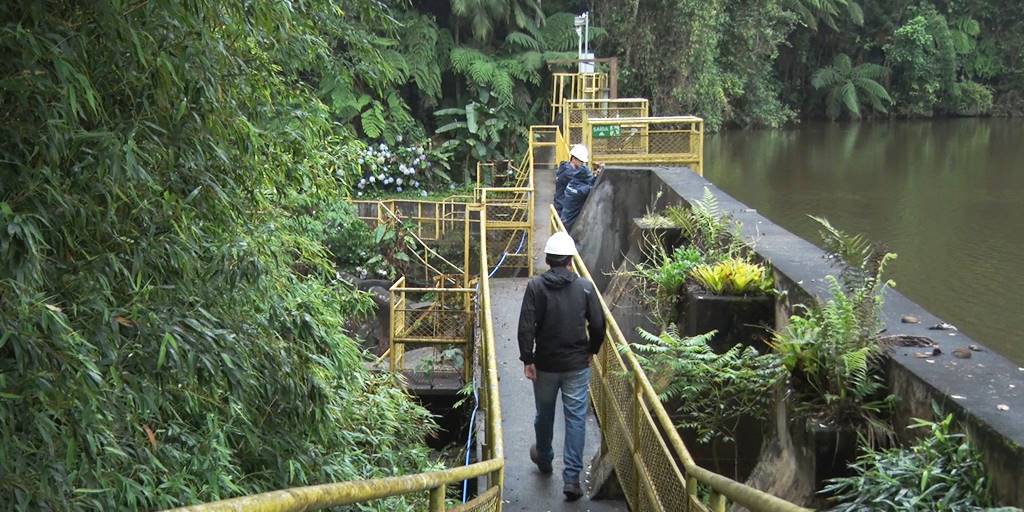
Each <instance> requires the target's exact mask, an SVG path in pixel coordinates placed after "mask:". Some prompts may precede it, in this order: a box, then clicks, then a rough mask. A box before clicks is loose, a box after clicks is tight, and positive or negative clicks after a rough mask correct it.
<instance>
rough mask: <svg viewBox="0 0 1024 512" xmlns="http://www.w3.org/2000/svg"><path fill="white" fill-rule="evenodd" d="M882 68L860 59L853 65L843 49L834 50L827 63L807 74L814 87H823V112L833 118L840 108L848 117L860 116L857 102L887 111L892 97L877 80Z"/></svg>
mask: <svg viewBox="0 0 1024 512" xmlns="http://www.w3.org/2000/svg"><path fill="white" fill-rule="evenodd" d="M885 74H886V70H885V68H883V67H882V66H879V65H878V64H871V63H864V64H860V65H858V66H857V67H853V65H852V63H851V62H850V57H849V56H848V55H846V54H844V53H840V54H837V55H836V56H835V57H834V59H833V61H832V65H831V66H827V67H824V68H821V69H819V70H817V71H815V72H814V74H813V75H812V76H811V85H812V86H813V87H814V88H815V89H819V90H821V89H824V90H826V93H825V112H826V114H827V115H828V116H829V117H830V118H832V119H837V118H838V117H839V116H840V115H841V114H842V111H843V110H844V108H845V110H846V111H847V112H849V113H850V115H851V117H853V118H855V119H858V118H860V117H861V105H862V104H863V103H864V102H865V101H867V103H868V105H869V106H870V107H871V108H872V110H875V111H877V112H887V108H888V105H891V104H892V98H891V97H890V96H889V93H888V91H886V90H885V87H883V86H882V85H881V84H879V83H878V82H877V80H881V79H883V77H884V76H885Z"/></svg>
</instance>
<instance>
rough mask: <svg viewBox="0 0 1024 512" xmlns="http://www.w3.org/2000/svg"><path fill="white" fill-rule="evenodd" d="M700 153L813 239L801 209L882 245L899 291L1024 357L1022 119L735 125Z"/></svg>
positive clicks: (735, 187) (745, 195) (729, 182)
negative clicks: (756, 128) (894, 256)
mask: <svg viewBox="0 0 1024 512" xmlns="http://www.w3.org/2000/svg"><path fill="white" fill-rule="evenodd" d="M704 158H705V173H704V174H705V176H706V177H707V178H708V179H710V180H711V181H712V182H713V183H715V184H716V185H718V186H719V187H720V188H722V189H723V190H725V191H726V192H728V193H729V194H730V195H732V196H733V197H735V198H737V199H739V200H740V201H742V202H744V203H746V204H747V205H749V206H750V207H752V208H756V209H757V210H758V211H759V212H760V213H761V214H762V215H764V216H766V217H768V218H769V219H771V220H772V221H774V222H776V223H778V224H780V225H782V226H784V227H785V228H787V229H789V230H790V231H792V232H794V233H796V234H798V235H800V236H802V237H804V238H806V239H808V240H811V241H812V242H816V243H817V242H818V241H819V239H818V236H817V231H818V230H817V228H816V225H815V224H814V222H813V221H811V220H810V219H809V218H807V214H814V215H820V216H824V217H827V218H828V219H829V220H830V221H831V222H832V223H833V224H834V225H836V226H837V227H839V228H841V229H843V230H845V231H847V232H854V233H864V234H866V235H867V236H869V237H870V238H871V239H873V240H875V241H877V242H881V243H884V244H885V245H886V246H887V247H889V248H890V250H891V251H893V252H896V253H898V254H899V258H898V260H897V261H896V262H894V263H893V265H892V267H891V272H890V274H889V276H890V277H891V278H892V279H894V280H895V281H896V288H897V289H898V290H900V291H902V292H903V293H904V294H905V295H907V296H908V297H910V298H911V299H912V300H914V301H915V302H917V303H919V304H921V305H922V306H924V307H925V309H928V310H929V311H931V312H932V313H934V314H936V315H938V316H939V317H942V318H943V319H945V320H946V321H947V322H950V323H952V324H954V325H956V326H957V327H958V328H959V329H960V330H961V331H963V332H964V333H966V334H967V335H968V336H971V337H972V338H974V339H975V340H977V341H979V342H981V343H983V344H985V345H986V346H988V347H990V348H992V349H994V350H996V351H998V352H1000V353H1002V354H1003V355H1005V356H1007V357H1009V358H1010V359H1013V360H1015V361H1017V362H1018V363H1024V258H1022V252H1024V119H952V120H935V121H920V122H917V121H913V122H911V121H908V122H879V123H850V124H835V123H804V124H803V125H801V126H800V127H799V128H796V129H791V130H774V131H771V130H765V131H730V132H725V133H721V134H718V135H713V136H709V137H708V138H707V140H706V142H705V151H704Z"/></svg>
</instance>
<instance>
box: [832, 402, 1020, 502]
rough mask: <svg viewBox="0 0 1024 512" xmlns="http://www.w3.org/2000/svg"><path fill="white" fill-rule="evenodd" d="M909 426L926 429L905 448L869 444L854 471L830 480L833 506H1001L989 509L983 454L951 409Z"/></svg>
mask: <svg viewBox="0 0 1024 512" xmlns="http://www.w3.org/2000/svg"><path fill="white" fill-rule="evenodd" d="M936 412H938V411H936ZM909 428H911V429H921V430H924V432H920V433H919V435H920V436H921V437H920V439H918V440H917V441H916V442H914V443H913V444H911V445H910V446H907V447H904V448H890V449H885V450H878V449H873V448H871V447H866V448H865V453H864V454H863V455H861V456H860V457H859V458H858V459H857V461H856V462H855V463H854V464H852V465H851V467H852V468H853V470H854V471H855V474H854V475H853V476H849V477H842V478H835V479H833V480H831V482H830V483H829V485H827V486H826V487H825V489H824V490H823V491H822V493H824V494H827V495H830V498H831V500H832V501H833V502H834V503H837V504H836V505H835V506H834V507H833V508H831V509H830V510H831V511H833V512H854V511H860V510H879V511H886V512H890V511H891V512H896V511H900V512H903V511H922V512H923V511H926V510H996V509H989V508H986V507H991V506H992V505H993V500H992V496H991V493H990V489H989V478H988V474H987V473H986V471H985V466H984V464H982V462H981V455H980V454H979V453H978V452H977V450H975V449H974V447H973V446H971V444H970V441H969V440H968V439H967V438H966V436H965V435H964V434H961V433H957V432H955V431H954V428H955V424H954V422H953V415H952V414H949V415H947V416H946V417H945V418H943V419H942V420H940V421H938V422H931V421H925V420H920V419H915V420H914V424H913V425H910V427H909ZM1009 508H1010V509H1013V508H1012V507H1009ZM1013 510H1019V509H1013Z"/></svg>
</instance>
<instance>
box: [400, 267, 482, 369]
mask: <svg viewBox="0 0 1024 512" xmlns="http://www.w3.org/2000/svg"><path fill="white" fill-rule="evenodd" d="M389 291H390V297H391V298H390V316H391V347H390V348H389V349H388V355H389V363H390V365H389V366H390V369H391V371H393V372H415V373H423V374H443V373H451V374H458V373H461V377H462V382H463V383H465V382H469V381H470V380H471V378H472V375H473V340H474V337H473V317H474V314H475V313H474V310H473V301H474V299H475V298H476V288H448V287H437V288H411V287H407V286H406V282H405V277H404V276H403V277H401V278H399V279H398V281H395V284H394V285H392V286H391V288H390V290H389ZM409 345H412V347H413V348H422V349H424V350H422V351H421V352H420V354H419V355H420V356H421V357H420V358H419V359H418V360H417V361H416V362H415V364H412V365H407V364H406V353H407V351H408V350H409V348H408V347H407V346H409ZM444 347H450V348H458V349H459V353H458V354H457V355H458V357H459V358H461V365H457V364H455V362H456V361H455V355H456V354H450V355H447V356H446V355H445V352H442V348H444ZM460 387H461V386H460Z"/></svg>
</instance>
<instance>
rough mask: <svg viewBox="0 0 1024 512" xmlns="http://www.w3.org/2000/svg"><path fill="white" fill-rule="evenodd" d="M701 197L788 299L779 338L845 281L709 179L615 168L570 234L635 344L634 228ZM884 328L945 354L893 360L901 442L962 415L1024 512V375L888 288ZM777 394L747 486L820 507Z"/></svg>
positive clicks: (807, 457)
mask: <svg viewBox="0 0 1024 512" xmlns="http://www.w3.org/2000/svg"><path fill="white" fill-rule="evenodd" d="M705 189H707V190H709V191H710V192H711V193H712V194H713V195H714V196H715V197H716V198H717V201H718V205H719V208H720V209H721V212H722V214H723V215H729V216H731V217H732V218H733V219H735V220H736V221H738V222H739V223H740V225H741V227H740V234H741V236H742V237H743V239H744V241H746V242H748V243H749V244H750V245H751V247H752V248H753V251H754V252H755V253H756V256H757V257H758V258H760V259H763V260H764V262H766V263H767V264H768V265H769V266H770V268H771V269H772V271H773V273H774V278H775V286H776V288H777V289H778V290H779V291H780V292H781V293H780V294H779V296H778V299H777V301H776V314H775V328H776V329H781V328H783V327H784V326H785V324H786V322H787V321H788V318H789V317H790V315H792V314H793V313H794V312H795V311H794V308H795V306H796V305H797V304H805V305H809V304H813V303H815V302H817V301H822V300H827V299H828V298H829V291H828V284H827V282H826V276H829V275H837V274H838V270H839V269H838V268H837V267H836V266H834V265H833V264H832V262H830V261H829V260H828V259H827V258H826V257H827V254H826V252H825V251H823V250H822V249H820V248H819V247H817V246H815V245H814V244H812V243H811V242H809V241H807V240H804V239H802V238H800V237H797V236H796V235H793V234H792V233H790V232H789V231H787V230H785V229H783V228H782V227H781V226H778V225H777V224H775V223H773V222H772V221H770V220H769V219H767V218H765V217H763V216H761V215H760V214H758V213H757V211H755V210H753V209H751V208H749V207H747V206H746V205H744V204H742V203H740V202H739V201H736V200H735V199H733V198H732V197H731V196H729V195H728V194H725V193H724V192H722V191H721V190H719V189H718V188H717V187H715V186H714V185H713V184H711V183H710V182H708V181H707V180H705V179H703V178H702V177H700V176H698V175H696V174H695V173H693V172H690V171H689V170H688V169H685V168H678V167H651V168H615V169H608V170H607V171H606V172H605V173H604V174H603V175H602V176H601V178H600V179H599V181H598V183H597V184H596V185H595V187H594V189H593V191H592V192H591V195H590V197H589V199H588V200H587V204H586V205H585V207H584V209H583V212H582V213H581V215H580V218H579V220H578V221H577V223H576V225H575V226H574V227H573V231H572V235H573V237H574V238H575V239H576V240H577V243H578V246H579V248H580V252H581V255H582V256H583V259H584V260H585V261H586V262H587V265H588V267H589V268H590V269H591V270H592V272H593V274H594V279H595V281H596V284H597V286H598V287H599V288H600V289H601V290H602V291H603V292H604V293H605V297H606V298H607V299H608V301H609V305H610V307H611V308H612V310H613V312H614V314H615V316H616V320H617V321H618V322H619V324H620V326H621V327H622V330H623V332H624V333H625V335H626V336H627V338H628V339H629V340H630V341H637V340H638V336H637V333H636V328H637V327H643V328H645V329H648V330H651V329H656V328H657V326H655V325H654V324H653V322H652V321H650V320H649V319H648V318H647V317H648V315H647V314H646V311H645V310H644V307H643V306H642V305H641V304H640V302H639V300H638V299H637V297H636V296H635V289H636V287H635V286H631V285H630V283H628V282H627V281H628V279H629V278H628V277H625V276H623V275H621V274H617V272H618V271H624V270H625V271H628V270H630V269H631V268H632V265H633V262H635V261H638V256H639V254H640V246H641V242H642V236H641V233H640V231H641V230H640V229H639V228H638V227H637V226H636V224H635V222H634V219H636V218H639V217H642V216H644V215H645V214H646V213H648V212H657V211H660V210H662V209H664V208H665V207H666V206H670V205H690V204H692V203H693V202H695V201H699V200H701V199H702V197H703V196H704V193H705ZM808 213H813V212H808ZM906 316H913V317H916V318H917V319H919V323H913V324H912V323H904V322H903V321H902V319H903V318H904V317H906ZM882 318H883V321H884V327H885V331H884V333H883V335H884V336H914V337H921V338H928V339H930V340H932V341H933V342H934V343H935V344H936V345H937V346H938V348H939V350H938V351H937V352H941V353H938V354H937V355H935V356H934V357H930V358H922V357H920V355H919V354H915V352H916V351H918V350H920V349H917V348H912V347H900V346H896V347H893V348H892V349H890V350H889V356H890V357H889V358H888V363H887V368H886V378H887V381H888V382H887V384H888V386H889V390H890V391H891V392H892V393H893V394H895V395H897V396H898V397H899V402H898V405H897V406H896V410H895V413H894V414H895V424H896V426H897V433H898V434H899V435H900V436H901V437H903V438H905V439H906V438H907V437H908V436H909V433H908V432H907V431H906V429H904V428H902V427H904V426H906V425H907V424H909V423H910V419H911V418H924V419H933V412H932V402H935V403H937V404H938V405H939V407H940V408H941V410H943V411H946V412H952V413H954V414H955V416H956V418H957V419H958V421H959V422H960V425H962V426H963V427H964V428H965V429H966V433H967V435H968V437H969V438H970V441H971V443H972V444H973V445H974V446H975V447H976V448H977V449H978V450H979V451H980V453H981V454H982V457H983V460H984V463H985V465H986V467H987V470H988V474H989V475H990V478H991V480H992V486H993V491H994V495H995V497H996V499H997V500H998V501H999V502H1000V503H1001V504H1004V505H1013V506H1018V507H1022V506H1024V368H1020V367H1018V366H1017V365H1016V364H1014V363H1013V362H1011V361H1010V360H1008V359H1006V358H1004V357H1002V356H1000V355H999V354H997V353H995V352H993V351H991V350H988V349H987V348H986V347H984V346H983V345H982V344H980V343H978V342H976V341H974V340H972V339H970V338H969V337H968V336H966V335H965V334H963V333H961V332H959V331H956V330H933V329H929V327H931V326H935V325H937V324H940V323H943V320H942V319H941V318H938V317H936V316H934V315H932V314H930V313H929V312H928V311H925V310H924V309H923V308H922V307H920V306H919V305H917V304H916V303H914V302H913V301H911V300H910V299H908V298H907V297H905V296H904V295H902V294H901V293H899V292H898V291H895V290H892V289H887V290H886V293H885V306H884V310H883V312H882ZM971 346H973V349H972V350H971V352H970V356H971V357H970V358H969V359H960V358H956V357H954V356H953V352H954V350H955V349H958V348H960V349H963V348H965V347H971ZM777 394H778V396H779V400H778V405H777V406H776V408H775V417H774V419H773V421H770V422H769V423H770V425H768V427H767V428H766V429H765V430H766V435H765V439H764V442H763V443H762V444H761V450H760V455H759V456H758V459H759V460H758V461H757V464H756V467H754V469H753V471H752V472H751V473H750V474H749V478H747V481H748V483H750V484H751V485H753V486H755V487H758V488H761V489H763V490H765V491H768V492H770V493H772V494H776V495H778V496H780V497H783V498H786V499H790V500H793V501H795V502H803V503H814V500H815V497H814V491H815V490H816V488H818V486H819V485H820V480H821V475H822V472H823V471H824V467H825V466H827V462H826V461H823V460H821V459H822V457H821V454H820V453H815V450H814V448H813V442H812V440H809V439H808V433H807V432H806V429H803V428H797V427H795V426H794V425H795V424H796V423H798V422H795V421H794V416H795V415H794V414H793V413H792V410H791V407H789V406H787V404H786V403H785V402H786V400H785V399H784V398H783V395H784V393H782V392H781V391H779V392H777ZM812 437H813V436H812ZM691 449H693V447H692V446H691Z"/></svg>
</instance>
